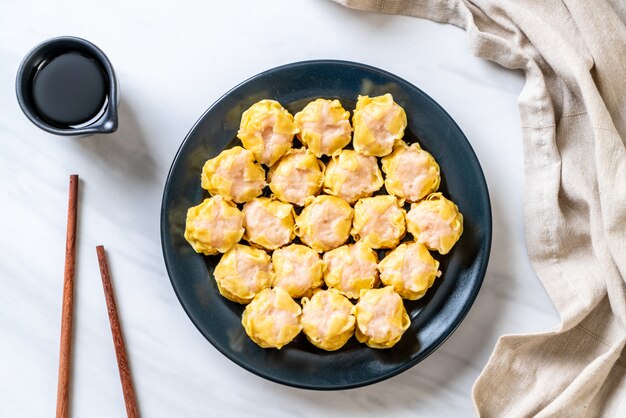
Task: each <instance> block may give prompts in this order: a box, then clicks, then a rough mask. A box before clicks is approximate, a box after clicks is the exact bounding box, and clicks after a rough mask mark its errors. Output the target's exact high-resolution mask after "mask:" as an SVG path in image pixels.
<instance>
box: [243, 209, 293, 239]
mask: <svg viewBox="0 0 626 418" xmlns="http://www.w3.org/2000/svg"><path fill="white" fill-rule="evenodd" d="M243 215H244V227H245V233H244V236H243V237H244V238H245V239H246V240H248V242H250V243H251V244H255V245H258V246H260V247H263V248H265V249H267V250H275V249H276V248H279V247H282V246H283V245H287V244H288V243H289V242H291V240H293V239H294V238H295V236H296V234H295V232H294V211H293V206H291V205H290V204H289V203H284V202H281V201H280V200H276V199H270V198H268V197H257V198H255V199H253V200H251V201H250V202H248V203H246V204H245V205H243Z"/></svg>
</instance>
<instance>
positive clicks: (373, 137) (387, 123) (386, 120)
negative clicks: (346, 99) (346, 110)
mask: <svg viewBox="0 0 626 418" xmlns="http://www.w3.org/2000/svg"><path fill="white" fill-rule="evenodd" d="M352 124H353V125H354V141H353V145H354V149H355V151H357V152H360V153H362V154H364V155H373V156H376V157H384V156H385V155H387V154H389V153H390V152H391V150H392V149H393V146H394V144H395V143H396V141H398V140H399V139H402V137H403V136H404V129H405V128H406V113H404V109H402V107H400V106H399V105H398V104H397V103H396V102H394V101H393V97H392V96H391V94H389V93H387V94H385V95H384V96H377V97H368V96H359V99H358V101H357V102H356V109H355V110H354V116H353V117H352Z"/></svg>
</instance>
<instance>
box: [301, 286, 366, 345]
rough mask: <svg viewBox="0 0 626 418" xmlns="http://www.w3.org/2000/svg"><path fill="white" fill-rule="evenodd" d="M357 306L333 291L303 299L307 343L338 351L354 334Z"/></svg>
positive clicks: (303, 320)
mask: <svg viewBox="0 0 626 418" xmlns="http://www.w3.org/2000/svg"><path fill="white" fill-rule="evenodd" d="M353 309H354V305H352V303H351V302H350V301H349V300H348V299H347V298H346V297H345V296H343V295H341V294H339V293H337V292H335V291H333V290H321V291H319V292H317V293H315V294H314V295H313V297H311V299H310V300H309V299H308V298H303V299H302V316H301V317H300V323H301V324H302V330H303V331H304V335H306V337H307V339H308V340H309V341H310V342H311V343H312V344H313V345H314V346H316V347H318V348H321V349H322V350H326V351H334V350H338V349H340V348H341V347H343V346H344V345H345V344H346V342H348V340H349V339H350V337H351V336H352V334H354V325H355V323H356V320H355V318H354V315H353V314H352V311H353Z"/></svg>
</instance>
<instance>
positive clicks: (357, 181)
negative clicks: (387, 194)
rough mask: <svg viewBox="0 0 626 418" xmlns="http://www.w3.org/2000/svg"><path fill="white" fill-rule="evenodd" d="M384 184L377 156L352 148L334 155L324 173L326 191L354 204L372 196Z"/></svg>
mask: <svg viewBox="0 0 626 418" xmlns="http://www.w3.org/2000/svg"><path fill="white" fill-rule="evenodd" d="M382 185H383V176H382V173H381V172H380V169H379V168H378V162H377V161H376V157H368V156H365V155H363V154H359V153H358V152H356V151H352V150H343V151H341V152H340V153H339V154H337V155H335V156H333V158H332V159H331V160H330V162H329V163H328V166H327V167H326V172H325V174H324V191H325V192H326V193H328V194H331V195H333V196H337V197H340V198H342V199H344V200H345V201H346V202H348V203H350V204H352V203H354V202H356V201H357V200H359V199H360V198H362V197H367V196H371V195H372V194H373V193H374V192H375V191H377V190H378V189H380V188H381V187H382Z"/></svg>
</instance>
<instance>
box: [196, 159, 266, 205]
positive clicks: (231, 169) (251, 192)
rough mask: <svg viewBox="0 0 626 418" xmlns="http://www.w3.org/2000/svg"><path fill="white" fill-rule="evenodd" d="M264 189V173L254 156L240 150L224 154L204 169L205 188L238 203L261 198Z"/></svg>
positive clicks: (206, 164)
mask: <svg viewBox="0 0 626 418" xmlns="http://www.w3.org/2000/svg"><path fill="white" fill-rule="evenodd" d="M264 187H265V171H263V167H261V166H260V165H259V164H257V163H255V162H254V156H253V155H252V153H251V152H250V151H248V150H246V149H243V148H241V147H232V148H230V149H227V150H224V151H222V152H221V153H220V154H219V155H218V156H217V157H215V158H212V159H210V160H208V161H207V162H206V163H205V164H204V167H203V168H202V188H203V189H206V190H208V191H209V193H211V195H213V196H215V195H218V194H219V195H222V197H224V198H225V199H228V200H232V201H233V202H236V203H244V202H248V201H250V200H252V199H254V198H255V197H257V196H259V195H260V194H261V193H262V191H263V188H264Z"/></svg>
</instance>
